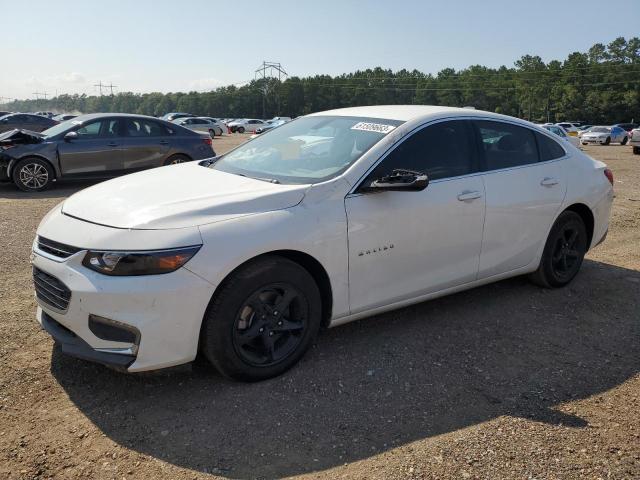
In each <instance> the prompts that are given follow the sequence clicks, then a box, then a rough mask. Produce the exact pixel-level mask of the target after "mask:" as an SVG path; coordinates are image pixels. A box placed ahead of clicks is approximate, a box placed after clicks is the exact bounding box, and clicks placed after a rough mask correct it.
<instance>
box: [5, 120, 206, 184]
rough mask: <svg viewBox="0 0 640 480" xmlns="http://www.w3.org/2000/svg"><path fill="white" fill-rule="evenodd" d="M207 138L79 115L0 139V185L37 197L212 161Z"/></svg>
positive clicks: (164, 125) (160, 124)
mask: <svg viewBox="0 0 640 480" xmlns="http://www.w3.org/2000/svg"><path fill="white" fill-rule="evenodd" d="M211 145H212V142H211V138H210V137H209V136H208V135H206V134H199V133H196V132H193V131H191V130H188V129H186V128H183V127H181V126H179V125H175V124H173V123H169V122H165V121H163V120H159V119H157V118H153V117H146V116H142V115H128V114H121V113H115V114H113V113H112V114H108V113H99V114H91V115H82V116H79V117H76V118H74V119H73V120H69V121H66V122H63V123H60V124H59V125H56V126H54V127H52V128H50V129H48V130H45V131H44V132H42V133H40V134H38V133H35V132H30V131H28V130H13V131H10V132H6V133H3V134H0V181H13V183H15V184H16V186H17V187H18V188H20V189H21V190H24V191H40V190H44V189H45V188H47V187H49V186H50V185H51V183H52V182H53V181H54V180H56V179H93V178H109V177H114V176H117V175H120V174H123V173H130V172H135V171H138V170H144V169H147V168H153V167H159V166H162V165H169V164H173V163H181V162H186V161H190V160H202V159H205V158H211V157H214V156H215V152H214V151H213V148H212V146H211Z"/></svg>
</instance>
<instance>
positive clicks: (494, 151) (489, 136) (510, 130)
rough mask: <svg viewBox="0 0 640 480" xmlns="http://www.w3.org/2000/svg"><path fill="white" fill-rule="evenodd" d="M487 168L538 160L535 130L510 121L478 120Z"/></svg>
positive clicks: (499, 167)
mask: <svg viewBox="0 0 640 480" xmlns="http://www.w3.org/2000/svg"><path fill="white" fill-rule="evenodd" d="M475 123H476V125H477V127H478V130H479V131H480V138H481V139H482V149H483V150H484V157H485V161H486V168H487V170H499V169H501V168H511V167H519V166H522V165H529V164H532V163H536V162H538V149H537V147H536V141H535V137H534V132H533V131H532V130H529V129H528V128H525V127H519V126H517V125H512V124H509V123H502V122H491V121H476V122H475Z"/></svg>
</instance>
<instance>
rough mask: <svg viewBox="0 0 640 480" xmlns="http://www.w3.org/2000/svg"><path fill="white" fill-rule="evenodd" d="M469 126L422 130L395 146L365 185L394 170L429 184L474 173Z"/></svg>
mask: <svg viewBox="0 0 640 480" xmlns="http://www.w3.org/2000/svg"><path fill="white" fill-rule="evenodd" d="M473 152H474V149H473V141H472V135H471V131H470V126H469V123H468V122H466V121H462V120H452V121H448V122H440V123H436V124H435V125H431V126H429V127H426V128H423V129H422V130H420V131H418V132H416V133H414V134H413V135H412V136H410V137H409V138H407V139H406V140H404V141H403V142H402V143H401V144H400V145H398V146H397V147H396V148H395V149H394V150H393V151H392V152H391V153H390V154H389V155H388V156H387V157H386V158H385V159H384V160H383V161H382V163H380V164H379V165H378V166H377V167H376V168H375V169H374V170H373V172H371V174H369V176H368V177H367V180H365V182H364V183H365V184H369V183H370V182H371V181H373V180H375V179H377V178H380V177H382V176H385V175H389V174H390V173H391V172H392V171H393V170H396V169H402V170H414V171H417V172H421V173H426V174H427V176H428V177H429V180H438V179H440V178H449V177H458V176H460V175H466V174H468V173H473V172H474V171H476V168H475V167H474V164H475V161H474V153H473Z"/></svg>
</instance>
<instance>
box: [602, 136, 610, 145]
mask: <svg viewBox="0 0 640 480" xmlns="http://www.w3.org/2000/svg"><path fill="white" fill-rule="evenodd" d="M610 143H611V137H607V139H606V140H605V141H604V144H605V145H609V144H610Z"/></svg>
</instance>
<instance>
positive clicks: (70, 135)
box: [64, 132, 78, 142]
mask: <svg viewBox="0 0 640 480" xmlns="http://www.w3.org/2000/svg"><path fill="white" fill-rule="evenodd" d="M77 138H78V132H67V133H66V134H65V136H64V141H65V142H70V141H71V140H77Z"/></svg>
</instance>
